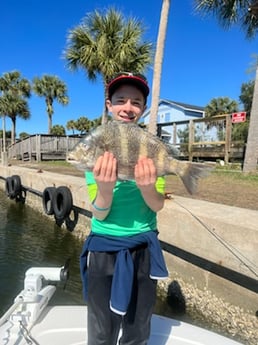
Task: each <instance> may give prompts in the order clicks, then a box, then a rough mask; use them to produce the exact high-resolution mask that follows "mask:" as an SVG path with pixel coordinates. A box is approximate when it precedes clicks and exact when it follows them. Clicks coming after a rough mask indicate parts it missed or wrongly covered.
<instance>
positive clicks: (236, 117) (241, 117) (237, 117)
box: [232, 111, 246, 123]
mask: <svg viewBox="0 0 258 345" xmlns="http://www.w3.org/2000/svg"><path fill="white" fill-rule="evenodd" d="M245 120H246V112H245V111H243V112H242V113H233V114H232V123H238V122H245Z"/></svg>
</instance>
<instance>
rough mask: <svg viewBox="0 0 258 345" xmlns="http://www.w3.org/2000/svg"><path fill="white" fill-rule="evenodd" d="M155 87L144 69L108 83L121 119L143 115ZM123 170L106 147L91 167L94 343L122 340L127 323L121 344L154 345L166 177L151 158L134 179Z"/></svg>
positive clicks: (89, 289) (85, 268)
mask: <svg viewBox="0 0 258 345" xmlns="http://www.w3.org/2000/svg"><path fill="white" fill-rule="evenodd" d="M148 94H149V87H148V84H147V81H146V79H145V77H144V76H142V75H139V74H133V73H127V72H125V73H119V74H118V75H116V76H115V77H114V78H113V79H112V80H111V82H110V83H109V84H108V99H107V101H106V105H107V108H108V111H109V112H110V113H111V114H112V117H113V119H114V120H117V121H124V122H128V123H129V122H137V121H138V120H139V119H140V117H141V116H142V114H143V112H144V110H145V108H146V101H147V97H148ZM116 169H117V161H116V158H115V157H114V156H113V154H112V153H110V152H105V153H104V155H103V156H101V157H99V158H98V160H97V162H96V164H95V167H94V169H93V171H92V172H87V173H86V183H87V187H88V192H89V196H90V200H91V201H92V204H91V211H92V216H93V217H92V227H91V234H90V235H89V236H88V238H87V240H86V242H85V244H84V248H83V251H82V254H81V273H82V278H83V284H84V290H85V291H84V292H85V298H86V299H87V303H88V345H116V344H117V340H118V337H119V331H120V328H121V337H120V339H119V344H120V345H146V344H147V342H148V339H149V336H150V322H151V315H152V312H153V308H154V305H155V300H156V285H157V279H162V278H166V277H167V270H166V266H165V262H164V258H163V255H162V252H161V249H160V245H159V242H158V239H157V234H158V232H157V220H156V213H157V212H158V211H160V210H161V209H162V207H163V206H164V187H165V180H164V178H157V174H156V168H155V166H154V164H153V161H152V160H151V159H149V158H148V157H141V158H139V160H138V162H137V164H136V166H135V171H134V175H135V179H134V180H132V181H118V180H117V171H116Z"/></svg>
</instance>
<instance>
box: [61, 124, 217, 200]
mask: <svg viewBox="0 0 258 345" xmlns="http://www.w3.org/2000/svg"><path fill="white" fill-rule="evenodd" d="M105 151H108V152H112V153H113V155H114V156H115V158H116V159H117V177H118V179H119V180H133V179H134V168H135V165H136V163H137V161H138V159H139V157H148V158H151V159H152V160H153V162H154V165H155V167H156V171H157V176H166V175H172V174H173V175H177V176H179V177H180V178H181V180H182V182H183V184H184V186H185V188H186V190H187V191H188V192H189V193H190V194H194V193H196V191H197V186H198V179H199V178H202V177H206V176H208V174H209V173H210V171H211V170H212V167H211V166H210V165H208V164H205V163H198V162H190V161H183V160H179V159H178V158H176V153H177V151H176V150H173V149H172V148H171V145H168V144H166V143H165V142H163V141H162V140H161V139H160V138H159V137H157V136H156V135H154V134H152V133H150V132H148V131H147V130H146V129H143V128H142V127H140V126H139V125H138V124H136V123H128V122H123V121H115V120H112V121H109V122H107V123H105V124H102V125H100V126H98V127H96V128H94V129H93V130H91V131H90V132H89V133H87V134H86V135H85V136H84V137H83V138H82V139H81V140H80V142H79V143H78V144H76V145H75V147H74V148H73V149H72V151H70V152H69V153H68V155H67V161H68V162H69V163H71V164H72V165H74V166H75V167H76V168H77V169H79V170H83V171H92V170H93V168H94V166H95V163H96V161H97V159H98V157H99V156H101V155H103V154H104V152H105Z"/></svg>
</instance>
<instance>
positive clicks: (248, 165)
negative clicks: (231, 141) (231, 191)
mask: <svg viewBox="0 0 258 345" xmlns="http://www.w3.org/2000/svg"><path fill="white" fill-rule="evenodd" d="M257 160H258V66H257V68H256V78H255V85H254V95H253V102H252V109H251V114H250V123H249V130H248V138H247V144H246V152H245V159H244V166H243V172H244V173H249V172H255V171H256V168H257Z"/></svg>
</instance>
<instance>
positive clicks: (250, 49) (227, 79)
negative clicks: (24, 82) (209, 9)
mask: <svg viewBox="0 0 258 345" xmlns="http://www.w3.org/2000/svg"><path fill="white" fill-rule="evenodd" d="M161 5H162V0H159V1H157V0H156V1H148V5H147V6H146V2H145V1H139V0H137V1H136V0H130V1H123V0H120V1H119V0H116V1H105V0H98V1H82V0H81V1H80V0H73V1H68V0H67V1H54V0H51V1H50V0H44V1H39V0H23V1H20V0H2V1H1V11H0V35H1V52H0V75H2V74H3V73H5V72H11V71H13V70H19V71H20V72H21V73H22V76H23V77H25V78H28V79H29V80H32V78H33V77H35V76H38V77H41V76H42V75H44V74H50V75H56V76H58V77H59V78H60V79H61V80H62V81H64V82H65V83H66V85H67V88H68V96H69V98H70V103H69V105H68V106H66V107H64V106H61V105H58V104H57V103H56V102H55V103H54V115H53V125H55V124H59V125H63V126H65V125H66V123H67V121H69V120H71V119H74V120H76V119H78V118H79V117H80V116H86V117H88V118H89V119H94V118H97V117H99V116H100V115H101V113H102V110H103V85H102V80H101V78H99V79H98V80H97V81H96V82H95V83H92V82H90V81H88V80H87V78H86V75H85V73H84V71H83V70H79V71H78V72H73V73H72V72H70V71H69V70H68V69H67V68H66V62H65V60H64V59H63V58H62V53H63V51H64V49H65V48H66V39H67V35H68V31H69V30H71V29H73V28H74V27H76V26H78V25H79V24H80V22H81V20H82V19H83V17H85V15H86V13H88V12H92V11H93V10H94V9H100V10H102V9H106V8H108V7H109V6H115V7H116V9H118V10H120V11H121V12H122V13H123V14H124V15H125V16H133V17H135V18H137V19H139V20H141V21H142V22H143V24H144V26H145V27H146V32H145V37H144V38H145V39H146V40H150V41H152V42H154V43H155V42H156V40H157V34H158V27H159V20H160V11H161ZM256 53H257V38H256V39H254V40H251V41H248V40H246V38H245V35H244V33H243V32H242V31H240V30H239V29H238V28H237V27H234V28H232V29H230V30H227V31H225V30H224V29H222V28H221V27H220V26H219V25H218V23H217V21H216V20H215V19H213V18H207V17H206V18H204V17H202V16H201V15H200V14H196V13H194V9H193V0H184V1H182V0H172V1H171V6H170V14H169V22H168V28H167V37H166V48H165V51H164V62H163V68H162V80H161V90H160V98H163V99H169V100H172V101H178V102H184V103H189V104H192V105H198V106H206V105H207V104H208V103H209V102H210V100H211V99H212V98H216V97H226V96H227V97H230V98H232V99H234V100H236V101H239V95H240V89H241V85H242V83H245V82H248V81H249V80H250V79H253V78H254V74H248V73H247V70H248V69H249V68H250V66H251V63H252V61H253V58H252V55H253V54H256ZM152 72H153V71H152V68H149V69H148V70H147V73H146V75H147V77H148V79H149V83H150V86H151V84H152V77H153V73H152ZM150 103H151V99H149V101H148V105H150ZM29 107H30V111H31V119H30V120H26V121H25V120H22V119H20V118H17V124H16V127H17V128H16V129H17V136H18V135H19V133H20V132H27V133H29V134H35V133H47V123H48V122H47V114H46V109H45V101H44V99H43V98H39V97H37V96H36V95H32V97H31V99H30V100H29ZM0 129H2V124H1V123H0ZM6 129H7V130H10V129H11V123H10V121H9V119H8V120H7V122H6ZM67 134H71V132H69V131H67Z"/></svg>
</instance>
